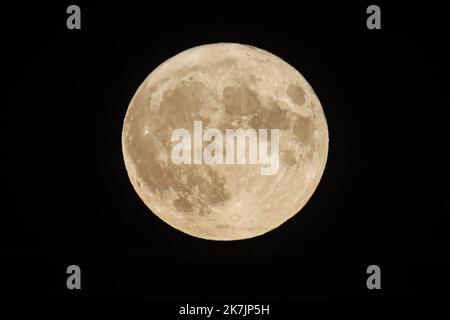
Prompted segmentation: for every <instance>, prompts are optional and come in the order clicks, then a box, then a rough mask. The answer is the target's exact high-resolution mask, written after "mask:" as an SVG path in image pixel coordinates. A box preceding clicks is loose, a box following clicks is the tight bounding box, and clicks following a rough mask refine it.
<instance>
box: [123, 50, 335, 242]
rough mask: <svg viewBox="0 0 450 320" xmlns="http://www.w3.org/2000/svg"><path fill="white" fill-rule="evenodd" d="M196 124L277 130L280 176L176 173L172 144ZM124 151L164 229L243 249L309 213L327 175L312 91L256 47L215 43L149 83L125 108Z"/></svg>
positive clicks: (173, 62) (235, 168) (187, 168)
mask: <svg viewBox="0 0 450 320" xmlns="http://www.w3.org/2000/svg"><path fill="white" fill-rule="evenodd" d="M195 121H201V122H202V124H203V130H206V129H208V128H216V129H218V130H220V131H221V132H223V133H225V132H226V130H227V129H239V128H242V129H244V130H246V129H249V128H253V129H255V130H259V129H267V130H268V131H270V130H271V129H279V151H278V159H279V168H278V171H277V172H276V173H275V174H271V175H262V174H261V170H260V169H261V166H262V164H261V163H256V164H249V163H245V164H205V163H202V164H174V163H173V161H172V158H171V152H172V149H173V146H174V142H173V141H172V140H171V135H172V133H173V131H174V130H175V129H179V128H184V129H186V130H188V131H189V132H191V133H192V132H193V124H194V122H195ZM268 140H270V139H268ZM272 147H273V146H271V148H272ZM246 150H247V149H246ZM273 150H274V149H273ZM122 151H123V157H124V162H125V167H126V170H127V173H128V176H129V178H130V181H131V184H132V185H133V187H134V189H135V191H136V192H137V194H138V195H139V197H140V198H141V199H142V200H143V202H144V203H145V205H146V206H147V207H148V208H149V209H150V210H151V212H153V213H154V214H155V215H156V216H158V217H159V218H160V219H161V220H163V221H164V222H166V223H167V224H169V225H170V226H172V227H173V228H175V229H178V230H180V231H182V232H184V233H187V234H189V235H191V236H194V237H198V238H202V239H209V240H240V239H246V238H252V237H255V236H259V235H262V234H264V233H266V232H268V231H271V230H273V229H275V228H277V227H278V226H280V225H281V224H283V223H284V222H286V221H287V220H288V219H290V218H292V217H293V216H294V215H296V214H297V213H298V212H299V211H300V210H301V209H302V208H303V207H304V206H305V204H306V203H307V201H308V200H309V199H310V197H311V196H312V194H313V193H314V191H315V190H316V188H317V186H318V184H319V181H320V179H321V177H322V174H323V172H324V169H325V164H326V161H327V156H328V127H327V122H326V119H325V115H324V112H323V109H322V106H321V103H320V101H319V99H318V97H317V96H316V94H315V93H314V91H313V89H312V88H311V86H310V85H309V84H308V82H307V81H306V80H305V78H304V77H303V76H302V75H301V74H300V73H299V72H298V71H297V70H296V69H295V68H293V67H292V66H291V65H289V64H288V63H287V62H285V61H284V60H282V59H281V58H279V57H277V56H275V55H273V54H271V53H269V52H268V51H265V50H262V49H259V48H256V47H253V46H249V45H243V44H237V43H215V44H208V45H201V46H197V47H194V48H191V49H188V50H185V51H183V52H181V53H179V54H177V55H175V56H174V57H172V58H170V59H168V60H167V61H165V62H163V63H162V64H161V65H159V66H158V67H157V68H156V69H155V70H154V71H153V72H151V73H150V74H149V75H148V77H147V78H146V79H145V80H144V82H143V83H142V84H141V85H140V86H139V88H138V89H137V91H136V93H135V94H134V96H133V98H132V100H131V102H130V104H129V106H128V110H127V113H126V116H125V119H124V124H123V130H122ZM184 151H185V152H190V151H186V150H184ZM188 156H190V155H188Z"/></svg>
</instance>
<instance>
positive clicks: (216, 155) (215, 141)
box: [171, 121, 280, 175]
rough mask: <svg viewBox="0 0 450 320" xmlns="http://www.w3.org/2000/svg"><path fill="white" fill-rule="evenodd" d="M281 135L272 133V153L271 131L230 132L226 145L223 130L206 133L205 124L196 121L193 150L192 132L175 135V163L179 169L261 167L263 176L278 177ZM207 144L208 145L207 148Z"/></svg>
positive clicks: (185, 131) (178, 130) (183, 129)
mask: <svg viewBox="0 0 450 320" xmlns="http://www.w3.org/2000/svg"><path fill="white" fill-rule="evenodd" d="M279 132H280V130H279V129H271V130H270V152H269V150H268V149H269V144H268V137H267V129H258V131H256V130H255V129H253V128H249V129H245V130H244V129H226V130H225V141H224V138H223V134H222V132H221V131H220V130H219V129H215V128H208V129H206V130H205V132H204V133H203V123H202V121H194V139H193V140H194V141H193V142H194V143H193V145H194V147H193V148H192V136H191V133H190V132H189V130H187V129H185V128H179V129H175V130H173V131H172V135H171V141H172V142H177V143H176V144H175V145H174V146H173V148H172V151H171V160H172V163H173V164H175V165H180V164H197V165H200V164H206V165H213V164H224V165H234V164H239V165H244V164H250V165H256V164H259V165H261V168H260V173H261V174H262V175H274V174H276V173H277V172H278V170H279V167H280V161H279V159H280V155H279V144H280V134H279ZM203 142H207V143H208V144H207V145H206V146H205V147H204V148H203ZM247 142H248V143H247ZM224 144H225V148H224ZM192 149H193V150H192ZM224 149H225V150H224ZM224 151H225V159H224ZM235 151H236V152H235ZM235 153H236V156H235ZM247 154H248V157H246V155H247ZM192 155H193V159H192Z"/></svg>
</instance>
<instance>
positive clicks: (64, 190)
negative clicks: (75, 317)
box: [0, 1, 450, 303]
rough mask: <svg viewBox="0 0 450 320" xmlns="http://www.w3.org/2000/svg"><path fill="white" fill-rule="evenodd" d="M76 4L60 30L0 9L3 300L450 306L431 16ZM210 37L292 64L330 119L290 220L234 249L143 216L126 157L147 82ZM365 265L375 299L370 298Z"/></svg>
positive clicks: (438, 13) (49, 9) (440, 80)
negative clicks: (425, 301)
mask: <svg viewBox="0 0 450 320" xmlns="http://www.w3.org/2000/svg"><path fill="white" fill-rule="evenodd" d="M308 2H309V1H308ZM74 3H76V4H78V5H80V7H81V20H82V29H81V30H72V31H71V30H67V28H66V18H67V16H68V15H67V14H66V8H67V6H68V5H70V4H72V3H62V4H53V5H50V4H47V5H45V4H41V3H37V4H36V3H35V4H34V5H29V4H24V3H19V4H17V5H15V6H6V5H5V6H3V5H2V13H3V14H2V34H3V36H2V42H3V45H2V47H3V49H2V51H3V52H4V53H6V55H5V56H6V57H4V58H3V59H2V60H3V64H4V67H3V72H2V74H3V76H4V78H5V80H6V84H5V85H4V88H5V89H6V99H4V101H5V100H6V106H5V105H4V104H2V131H4V132H3V136H2V137H3V139H2V161H5V164H4V165H3V169H2V170H1V175H2V176H1V178H2V181H3V183H2V185H3V186H4V192H3V193H2V194H3V196H4V199H3V201H2V208H1V215H0V227H1V230H0V232H1V237H2V239H1V243H0V253H1V258H0V259H1V261H0V263H1V268H2V273H1V276H2V285H1V286H0V287H1V288H0V293H1V295H2V296H3V297H6V298H23V297H26V298H67V299H78V298H81V299H84V298H86V299H89V298H152V299H177V300H176V301H179V302H180V303H185V302H187V301H192V300H197V299H199V300H197V301H210V300H214V301H237V302H241V303H242V302H246V301H274V300H277V299H289V300H292V299H315V298H339V299H343V298H344V299H345V298H355V299H403V298H448V297H449V295H450V294H449V291H448V289H447V288H448V286H449V285H450V281H449V280H448V272H449V270H450V269H449V268H450V262H449V259H448V254H449V249H450V246H449V244H450V242H449V234H448V224H446V221H445V218H446V215H448V213H449V212H450V210H449V197H448V193H449V192H448V189H449V188H448V178H449V174H448V173H449V170H448V164H449V160H450V159H449V157H448V155H447V148H448V145H449V143H448V139H447V138H448V128H449V127H448V126H449V124H450V122H449V111H448V108H449V103H448V93H447V92H448V86H447V83H446V82H447V81H446V80H447V77H448V73H446V72H445V70H446V65H447V61H446V60H447V59H448V56H449V51H448V50H447V49H445V46H446V42H448V38H449V36H448V33H447V31H446V30H445V27H446V23H445V19H446V17H445V15H444V13H445V11H444V10H443V8H442V7H440V6H439V5H437V4H431V3H428V2H427V3H426V4H422V5H420V6H419V5H418V6H414V5H412V4H408V5H405V4H401V5H400V4H399V5H398V7H395V6H393V5H392V4H391V5H387V4H382V3H379V2H378V4H379V5H380V6H381V11H382V30H373V31H371V30H368V29H367V28H366V18H367V16H368V15H367V14H366V8H367V6H368V5H369V4H371V3H362V4H360V5H350V4H347V5H344V4H341V3H340V4H334V5H331V4H326V3H321V4H317V5H312V4H310V3H306V2H305V1H297V4H296V5H288V4H286V3H282V2H279V1H277V2H275V3H271V4H269V3H267V4H264V2H259V4H255V5H254V6H253V7H252V6H250V5H248V4H247V5H246V6H244V5H243V3H242V2H236V3H228V2H227V3H225V2H217V3H212V2H211V3H210V4H209V6H207V5H206V6H205V7H203V6H194V5H191V4H190V5H189V6H180V5H178V4H175V3H172V2H167V4H165V5H164V4H163V5H160V6H158V7H156V6H155V5H154V4H150V3H149V4H148V5H147V6H143V5H138V4H131V3H130V2H124V3H122V4H110V3H103V4H98V5H93V4H90V3H87V2H84V1H83V2H79V1H78V2H74ZM213 42H239V43H246V44H251V45H254V46H257V47H260V48H263V49H266V50H268V51H270V52H272V53H274V54H275V55H278V56H280V57H281V58H283V59H284V60H285V61H287V62H288V63H290V64H291V65H292V66H294V67H295V68H297V69H298V70H299V71H300V72H301V73H302V74H303V75H304V77H305V78H306V79H307V80H308V81H309V83H310V84H311V86H312V87H313V88H314V90H315V91H316V93H317V95H318V97H319V99H320V100H321V102H322V105H323V108H324V111H325V115H326V117H327V121H328V126H329V135H330V150H329V157H328V163H327V167H326V170H325V173H324V175H323V178H322V181H321V183H320V185H319V187H318V189H317V190H316V192H315V193H314V195H313V197H312V198H311V200H310V201H309V202H308V204H307V205H306V206H305V208H304V209H303V210H302V212H301V214H298V215H296V216H295V217H294V218H292V219H290V220H289V221H288V222H286V223H285V224H283V225H282V226H280V227H279V228H277V229H275V230H273V231H271V232H269V233H267V234H265V235H263V236H260V237H256V238H253V239H248V240H243V241H237V242H214V241H206V240H201V239H197V238H194V237H191V236H188V235H186V234H184V233H181V232H179V231H177V230H175V229H173V228H171V227H169V226H168V225H166V224H165V223H164V222H162V221H161V220H159V219H158V218H157V217H156V216H155V215H153V214H151V213H150V212H149V210H148V209H147V207H146V206H145V205H144V204H143V203H142V201H141V200H140V199H139V197H138V196H137V194H136V193H135V192H134V190H133V188H132V186H131V183H130V182H129V179H128V176H127V173H126V170H125V166H124V163H123V158H122V151H121V129H122V123H123V119H124V116H125V113H126V110H127V107H128V103H129V101H130V100H131V98H132V96H133V94H134V92H135V90H136V89H137V87H138V86H139V85H140V84H141V82H142V81H143V80H144V79H145V77H146V76H147V75H148V74H149V73H150V72H151V71H152V70H153V69H154V68H155V67H157V66H158V65H159V64H160V63H162V62H163V61H164V60H166V59H167V58H169V57H171V56H173V55H175V54H176V53H178V52H180V51H182V50H185V49H188V48H190V47H193V46H196V45H200V44H205V43H213ZM5 112H6V113H5ZM155 121H158V119H155ZM292 192H295V190H292ZM268 201H270V199H268ZM70 264H77V265H79V266H80V267H81V270H82V290H80V291H69V290H67V289H66V278H67V274H66V268H67V266H68V265H70ZM371 264H377V265H379V266H380V267H381V271H382V279H381V281H382V290H379V291H369V290H367V288H366V279H367V276H368V275H367V274H366V268H367V266H369V265H371ZM233 299H234V300H233Z"/></svg>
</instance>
